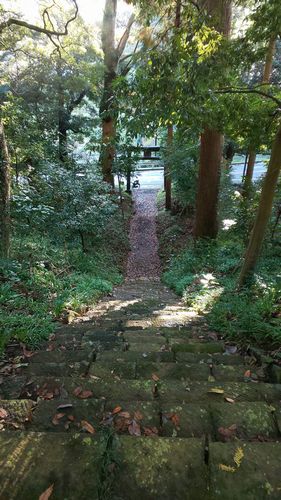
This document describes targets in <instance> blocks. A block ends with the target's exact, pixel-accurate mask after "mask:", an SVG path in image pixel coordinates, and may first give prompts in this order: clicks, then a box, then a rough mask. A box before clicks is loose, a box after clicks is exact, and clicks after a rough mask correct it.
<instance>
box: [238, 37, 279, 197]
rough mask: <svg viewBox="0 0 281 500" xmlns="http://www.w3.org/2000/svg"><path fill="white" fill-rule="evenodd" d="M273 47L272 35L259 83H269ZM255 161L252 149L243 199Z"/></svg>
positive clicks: (250, 179) (248, 191)
mask: <svg viewBox="0 0 281 500" xmlns="http://www.w3.org/2000/svg"><path fill="white" fill-rule="evenodd" d="M275 45H276V36H275V35H274V36H272V37H271V38H270V40H269V43H268V48H267V53H266V58H265V64H264V68H263V76H262V82H261V83H269V81H270V77H271V73H272V63H273V57H274V53H275ZM255 161H256V151H255V150H254V149H252V150H250V151H249V159H248V164H247V171H246V176H245V180H244V186H243V195H244V197H245V198H248V197H249V194H250V191H251V186H252V181H253V175H254V168H255Z"/></svg>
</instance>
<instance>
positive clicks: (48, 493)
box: [39, 483, 54, 500]
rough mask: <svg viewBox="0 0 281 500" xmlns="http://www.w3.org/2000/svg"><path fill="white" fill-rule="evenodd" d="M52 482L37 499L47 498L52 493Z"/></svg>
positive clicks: (44, 499)
mask: <svg viewBox="0 0 281 500" xmlns="http://www.w3.org/2000/svg"><path fill="white" fill-rule="evenodd" d="M53 489H54V483H53V484H51V486H49V488H47V489H46V490H45V491H44V492H43V493H42V494H41V495H40V497H39V500H48V499H49V498H50V496H51V494H52V493H53Z"/></svg>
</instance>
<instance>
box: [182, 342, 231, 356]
mask: <svg viewBox="0 0 281 500" xmlns="http://www.w3.org/2000/svg"><path fill="white" fill-rule="evenodd" d="M172 350H173V352H175V353H178V352H194V353H202V352H203V353H208V354H214V353H222V352H223V351H224V345H223V343H222V342H188V343H184V344H174V345H173V346H172Z"/></svg>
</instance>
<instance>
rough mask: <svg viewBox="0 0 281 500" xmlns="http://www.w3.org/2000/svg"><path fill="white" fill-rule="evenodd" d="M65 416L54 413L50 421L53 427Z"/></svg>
mask: <svg viewBox="0 0 281 500" xmlns="http://www.w3.org/2000/svg"><path fill="white" fill-rule="evenodd" d="M64 416H65V413H56V414H55V415H54V417H53V419H52V423H53V424H54V425H58V424H59V423H60V420H61V419H62V418H63V417H64Z"/></svg>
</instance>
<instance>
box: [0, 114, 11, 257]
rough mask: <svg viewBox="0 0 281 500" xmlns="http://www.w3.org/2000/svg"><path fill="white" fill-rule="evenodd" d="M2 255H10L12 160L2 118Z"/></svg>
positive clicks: (0, 132) (0, 239) (0, 236)
mask: <svg viewBox="0 0 281 500" xmlns="http://www.w3.org/2000/svg"><path fill="white" fill-rule="evenodd" d="M0 154H1V158H0V161H1V165H0V191H1V193H0V203H1V206H0V212H1V214H0V256H1V258H3V259H7V258H9V255H10V236H11V235H10V232H11V215H10V200H11V160H10V155H9V150H8V145H7V141H6V136H5V130H4V125H3V122H2V120H1V121H0Z"/></svg>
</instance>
